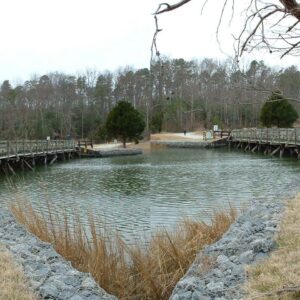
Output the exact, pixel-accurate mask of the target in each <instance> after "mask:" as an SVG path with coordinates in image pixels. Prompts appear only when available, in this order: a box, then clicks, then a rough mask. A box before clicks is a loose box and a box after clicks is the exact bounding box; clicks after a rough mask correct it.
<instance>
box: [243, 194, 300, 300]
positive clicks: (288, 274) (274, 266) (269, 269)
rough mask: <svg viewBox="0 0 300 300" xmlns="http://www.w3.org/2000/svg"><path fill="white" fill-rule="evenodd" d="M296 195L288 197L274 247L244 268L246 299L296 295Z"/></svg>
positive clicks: (299, 295)
mask: <svg viewBox="0 0 300 300" xmlns="http://www.w3.org/2000/svg"><path fill="white" fill-rule="evenodd" d="M299 228H300V195H298V196H297V197H296V198H295V199H292V200H290V201H289V203H288V206H287V208H286V210H285V212H284V214H283V218H282V222H281V224H280V229H279V232H278V235H277V237H276V240H277V243H278V249H277V250H275V251H274V252H273V253H272V254H271V256H270V258H268V259H267V260H266V261H264V262H262V263H260V264H258V265H255V266H252V267H250V268H249V269H248V273H249V281H248V282H247V284H246V290H247V292H248V293H249V299H266V300H267V299H272V300H275V299H282V300H283V299H289V300H292V299H293V300H294V299H300V230H299Z"/></svg>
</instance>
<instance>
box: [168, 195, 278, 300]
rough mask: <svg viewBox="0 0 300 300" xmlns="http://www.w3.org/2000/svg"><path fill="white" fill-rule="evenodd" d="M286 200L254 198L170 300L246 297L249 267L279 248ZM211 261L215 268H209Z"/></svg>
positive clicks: (204, 252) (200, 256)
mask: <svg viewBox="0 0 300 300" xmlns="http://www.w3.org/2000/svg"><path fill="white" fill-rule="evenodd" d="M283 208H284V203H283V201H280V200H278V201H273V202H271V201H267V202H264V201H262V200H259V201H254V202H253V203H252V205H251V207H250V208H249V209H248V210H247V211H245V212H244V213H243V214H242V215H241V216H240V217H239V218H238V219H237V221H236V222H235V223H234V224H232V225H231V227H230V229H229V230H228V232H227V233H225V234H224V235H223V237H222V238H221V239H220V240H219V241H218V242H216V243H215V244H213V245H210V246H207V247H206V248H205V249H204V250H203V251H202V252H201V253H199V254H198V256H197V258H196V260H195V261H194V263H193V264H192V266H191V267H190V269H189V270H188V272H187V273H186V274H185V276H184V277H183V278H182V279H181V280H180V281H179V282H178V284H177V285H176V287H175V289H174V291H173V294H172V296H171V297H170V300H200V299H201V300H209V299H215V300H226V299H228V300H229V299H230V300H235V299H244V297H245V291H243V289H242V284H243V283H244V282H245V280H246V279H247V274H246V271H245V267H246V265H248V264H253V263H256V262H259V260H261V259H264V258H267V257H268V255H269V253H270V251H272V250H273V249H275V248H276V243H275V241H274V234H275V233H276V231H277V230H278V225H279V223H280V219H281V213H282V211H283ZM207 262H210V263H211V264H212V268H209V269H208V271H205V269H207V268H206V266H205V264H207Z"/></svg>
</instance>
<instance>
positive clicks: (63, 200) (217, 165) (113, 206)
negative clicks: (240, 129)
mask: <svg viewBox="0 0 300 300" xmlns="http://www.w3.org/2000/svg"><path fill="white" fill-rule="evenodd" d="M299 170H300V163H299V162H297V161H296V160H280V159H278V158H270V157H268V158H267V157H264V156H259V155H246V154H244V153H239V152H228V151H214V150H202V149H201V150H195V149H194V150H192V149H191V150H190V149H186V150H184V149H176V150H175V149H174V150H158V151H155V152H152V153H150V154H145V155H143V156H134V157H116V158H102V159H101V158H100V159H82V160H74V161H71V162H68V163H61V164H57V165H54V166H52V167H48V168H47V170H45V169H44V168H41V169H39V170H38V171H37V172H35V173H32V172H27V173H25V174H24V177H23V178H22V179H21V180H20V179H18V182H17V185H18V187H19V191H22V192H21V194H22V197H25V198H26V199H28V200H30V201H32V203H33V204H34V205H35V206H36V207H39V209H41V210H46V208H47V206H46V203H47V201H49V202H50V203H53V204H54V205H55V207H57V208H58V210H59V211H64V212H66V213H69V214H72V213H73V212H74V210H75V211H77V212H79V213H80V214H81V215H82V217H83V218H85V219H87V211H89V210H92V211H93V213H94V214H95V215H96V216H100V217H101V218H103V219H104V220H105V222H106V223H107V224H108V225H109V226H111V227H112V228H115V229H117V230H119V231H120V232H121V234H122V235H123V236H125V237H126V239H131V238H133V237H136V236H137V235H138V234H143V233H144V232H146V233H149V232H151V230H152V229H153V228H155V227H157V226H166V227H171V226H174V225H175V224H176V223H177V222H178V220H180V219H181V218H182V217H183V216H192V217H200V218H202V219H204V220H207V219H208V218H209V216H210V215H211V213H212V212H213V211H215V210H219V209H221V208H226V207H228V205H229V203H230V204H231V205H233V206H235V207H238V208H240V207H243V206H245V205H247V204H249V202H250V201H251V200H252V199H257V198H261V199H264V198H268V199H274V200H275V199H276V198H277V197H278V194H279V193H280V194H281V197H283V196H284V195H285V194H286V193H287V192H289V191H291V190H296V189H297V188H298V186H299V184H298V174H299ZM0 192H1V199H2V201H3V202H5V203H9V202H11V201H13V200H14V198H16V193H15V192H11V191H10V190H9V188H8V187H7V186H6V185H5V183H4V182H2V183H1V186H0Z"/></svg>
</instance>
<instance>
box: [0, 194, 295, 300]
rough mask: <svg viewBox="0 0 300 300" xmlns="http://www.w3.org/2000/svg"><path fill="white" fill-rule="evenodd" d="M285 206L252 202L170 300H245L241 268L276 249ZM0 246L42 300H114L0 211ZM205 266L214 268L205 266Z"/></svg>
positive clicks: (204, 253) (202, 256) (208, 249)
mask: <svg viewBox="0 0 300 300" xmlns="http://www.w3.org/2000/svg"><path fill="white" fill-rule="evenodd" d="M290 196H294V195H290ZM278 199H283V197H282V196H281V197H279V198H278ZM283 208H284V202H283V201H281V200H276V201H274V200H273V201H271V200H270V201H263V200H256V201H253V203H252V205H251V206H250V207H249V209H247V210H246V211H245V212H244V213H243V214H242V215H241V216H240V217H239V218H238V219H237V221H236V222H235V223H234V224H232V225H231V227H230V229H229V230H228V232H227V233H225V234H224V235H223V237H222V238H221V239H220V240H219V241H218V242H216V243H215V244H213V245H210V246H207V247H206V248H205V249H204V250H203V251H202V252H201V253H199V255H198V256H197V258H196V260H195V261H194V263H193V264H192V266H191V267H190V269H189V270H188V272H187V273H186V275H185V276H184V277H183V278H182V279H181V280H180V281H179V282H178V284H177V285H176V287H175V289H174V291H173V294H172V296H171V297H170V300H208V299H215V300H226V299H228V300H229V299H230V300H234V299H244V297H245V292H244V291H243V289H242V286H241V285H242V284H243V283H244V282H245V280H246V278H247V275H246V272H245V266H246V265H248V264H252V263H255V262H258V261H259V260H261V259H264V258H266V257H267V256H268V254H269V253H270V251H272V250H273V249H274V248H276V243H275V242H274V234H275V233H276V231H277V229H278V225H279V223H280V219H281V213H282V211H283ZM0 243H1V244H4V245H5V246H6V247H7V248H8V250H9V251H10V252H11V253H12V255H13V257H14V259H15V260H16V262H17V263H19V264H20V265H22V267H23V269H24V272H25V275H26V276H27V278H28V279H29V281H30V283H31V285H32V287H33V288H34V290H35V291H37V292H38V294H39V295H40V297H41V298H42V299H61V300H67V299H71V300H85V299H86V300H87V299H91V300H94V299H95V300H96V299H105V300H113V299H117V298H116V297H114V296H112V295H109V294H107V293H106V292H105V291H104V290H103V289H101V288H100V287H99V286H98V285H97V284H96V283H95V281H94V280H93V279H92V277H91V276H90V275H89V274H85V273H81V272H79V271H77V270H75V269H74V268H72V266H71V265H70V263H69V262H67V261H66V260H64V259H63V258H62V257H61V256H60V255H59V254H57V253H56V252H55V250H54V249H53V247H52V246H51V245H50V244H48V243H44V242H41V241H40V240H39V239H38V238H36V237H35V236H33V235H32V234H30V233H28V232H27V231H26V229H25V228H24V227H23V226H22V225H20V224H18V223H17V222H16V220H15V218H14V217H13V216H12V215H11V213H10V212H9V211H8V210H6V209H2V208H1V209H0ZM207 262H209V264H210V266H212V267H210V268H207Z"/></svg>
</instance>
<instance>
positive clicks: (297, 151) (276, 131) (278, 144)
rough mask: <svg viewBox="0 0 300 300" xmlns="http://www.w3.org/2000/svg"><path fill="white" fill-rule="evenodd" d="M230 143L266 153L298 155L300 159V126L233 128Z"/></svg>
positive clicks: (239, 147)
mask: <svg viewBox="0 0 300 300" xmlns="http://www.w3.org/2000/svg"><path fill="white" fill-rule="evenodd" d="M229 140H230V143H231V145H232V146H233V147H235V148H236V149H242V150H243V151H245V152H247V151H248V150H249V151H250V152H252V153H255V152H256V151H257V152H263V154H264V155H270V156H275V155H279V157H284V156H285V155H290V156H297V157H298V159H300V128H262V129H257V128H248V129H238V130H232V131H231V134H230V137H229Z"/></svg>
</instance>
